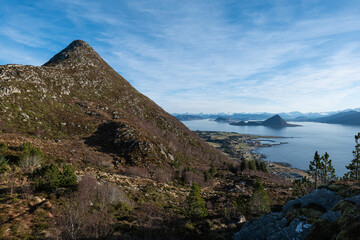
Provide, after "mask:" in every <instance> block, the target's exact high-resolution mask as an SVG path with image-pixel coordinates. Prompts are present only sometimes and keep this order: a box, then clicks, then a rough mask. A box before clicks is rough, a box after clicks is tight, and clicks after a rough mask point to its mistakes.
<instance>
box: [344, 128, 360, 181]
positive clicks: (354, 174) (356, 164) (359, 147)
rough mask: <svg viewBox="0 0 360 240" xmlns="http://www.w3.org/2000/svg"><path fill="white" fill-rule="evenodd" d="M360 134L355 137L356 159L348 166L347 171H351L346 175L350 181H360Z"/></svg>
mask: <svg viewBox="0 0 360 240" xmlns="http://www.w3.org/2000/svg"><path fill="white" fill-rule="evenodd" d="M359 139H360V132H359V133H358V134H357V135H355V143H356V144H355V150H354V151H353V155H354V159H353V160H352V161H351V163H350V164H349V165H348V166H346V168H347V169H349V170H350V171H349V172H348V173H347V174H346V177H347V178H349V179H350V180H355V181H357V180H358V179H359V171H360V144H359Z"/></svg>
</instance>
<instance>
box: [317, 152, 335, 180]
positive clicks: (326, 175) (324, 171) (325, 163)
mask: <svg viewBox="0 0 360 240" xmlns="http://www.w3.org/2000/svg"><path fill="white" fill-rule="evenodd" d="M320 171H321V176H320V177H321V181H322V183H328V182H330V181H331V180H334V179H336V175H335V168H334V167H333V166H332V164H331V160H330V159H329V154H328V153H327V152H325V154H324V155H323V156H322V157H321V169H320Z"/></svg>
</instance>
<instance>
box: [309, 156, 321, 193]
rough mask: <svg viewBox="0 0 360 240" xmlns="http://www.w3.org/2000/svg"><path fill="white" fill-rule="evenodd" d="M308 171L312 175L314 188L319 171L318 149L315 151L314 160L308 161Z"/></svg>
mask: <svg viewBox="0 0 360 240" xmlns="http://www.w3.org/2000/svg"><path fill="white" fill-rule="evenodd" d="M308 172H309V174H311V175H312V176H313V177H314V180H315V188H317V183H318V179H319V177H320V173H321V159H320V156H319V153H318V151H316V152H315V155H314V160H313V161H310V164H309V170H308Z"/></svg>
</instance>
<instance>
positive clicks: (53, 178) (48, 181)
mask: <svg viewBox="0 0 360 240" xmlns="http://www.w3.org/2000/svg"><path fill="white" fill-rule="evenodd" d="M32 178H33V181H34V185H35V190H36V191H50V192H51V191H55V190H56V188H58V187H59V186H60V179H61V171H60V169H59V168H58V167H57V166H56V165H55V164H51V165H47V166H43V167H41V168H38V169H36V170H35V171H34V172H33V174H32Z"/></svg>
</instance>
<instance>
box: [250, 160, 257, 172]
mask: <svg viewBox="0 0 360 240" xmlns="http://www.w3.org/2000/svg"><path fill="white" fill-rule="evenodd" d="M249 169H250V170H254V171H256V170H257V168H256V162H255V161H254V160H250V161H249Z"/></svg>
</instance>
